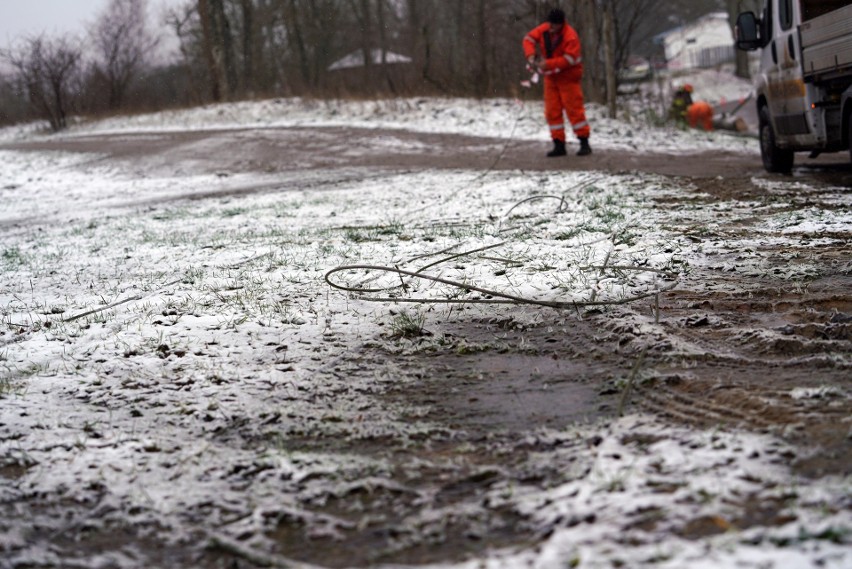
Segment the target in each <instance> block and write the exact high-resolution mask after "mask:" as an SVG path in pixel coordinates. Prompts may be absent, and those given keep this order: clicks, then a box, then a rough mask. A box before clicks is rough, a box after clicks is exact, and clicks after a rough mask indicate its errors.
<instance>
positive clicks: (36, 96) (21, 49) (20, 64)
mask: <svg viewBox="0 0 852 569" xmlns="http://www.w3.org/2000/svg"><path fill="white" fill-rule="evenodd" d="M3 56H4V59H6V60H7V61H8V62H9V63H10V64H11V65H12V67H13V68H14V70H15V77H16V79H17V82H18V84H19V88H20V89H21V90H23V91H24V92H25V93H26V95H27V99H28V101H29V104H30V107H31V108H32V109H33V111H35V113H36V114H37V116H39V117H40V118H43V119H45V120H47V121H48V122H49V123H50V127H51V128H52V129H53V130H54V131H55V132H56V131H60V130H62V129H64V128H65V127H66V126H68V113H69V112H70V110H71V107H72V105H73V102H74V95H75V92H76V91H78V90H79V82H80V61H81V59H82V50H81V48H80V46H79V43H78V42H77V40H76V39H74V38H72V37H71V36H60V37H57V38H55V39H48V38H47V37H45V36H44V35H40V36H36V37H30V38H26V39H24V40H23V41H22V42H21V43H20V44H19V45H18V46H17V47H13V48H11V49H9V50H8V51H5V52H3Z"/></svg>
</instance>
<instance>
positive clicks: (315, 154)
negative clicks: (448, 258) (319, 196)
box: [0, 128, 852, 567]
mask: <svg viewBox="0 0 852 569" xmlns="http://www.w3.org/2000/svg"><path fill="white" fill-rule="evenodd" d="M387 136H392V137H396V138H398V139H400V149H399V151H398V152H396V151H394V148H393V147H388V146H387V145H386V144H385V143H383V144H382V145H381V146H380V147H377V151H376V152H375V153H373V154H370V153H369V152H364V150H365V149H369V148H370V147H371V145H374V141H376V140H378V139H379V138H380V137H387ZM411 140H416V141H417V142H419V143H422V144H425V145H426V150H425V151H424V150H422V149H420V150H418V151H416V152H409V151H407V150H406V148H407V147H408V145H407V144H404V143H407V142H410V141H411ZM593 142H594V141H593ZM9 147H10V146H8V145H6V146H0V148H9ZM15 148H18V149H32V150H36V149H37V150H44V149H63V150H68V151H85V152H97V153H100V154H102V155H103V157H102V158H99V159H98V160H103V161H106V162H110V161H116V160H117V161H122V162H124V163H126V164H128V165H129V166H130V167H131V168H136V169H138V171H139V172H140V173H146V172H170V171H174V169H175V165H176V164H179V165H180V168H181V169H182V171H184V172H187V173H192V172H219V171H222V172H265V173H271V172H284V171H301V170H307V171H312V172H328V174H329V176H328V180H329V183H330V184H331V183H334V181H335V180H340V179H341V176H344V177H345V176H346V175H349V174H346V172H347V171H350V170H351V169H353V168H362V167H369V168H375V169H376V170H393V171H417V170H419V169H424V168H428V169H435V168H438V169H440V168H449V169H455V168H466V169H479V170H482V171H486V170H490V169H495V170H499V169H510V170H522V171H529V172H535V171H543V170H548V171H552V170H558V169H570V170H578V169H580V170H585V169H589V170H603V171H609V172H648V173H654V174H660V175H663V176H666V177H669V179H670V180H671V181H672V182H673V183H676V184H677V185H678V186H679V187H681V188H683V192H682V194H680V195H679V197H677V198H667V200H666V202H665V203H659V204H658V205H659V207H661V208H670V209H671V210H672V211H673V212H677V211H678V210H679V209H681V208H685V207H686V206H687V205H689V206H694V205H695V204H701V203H706V204H708V205H712V204H714V203H716V204H720V203H725V202H736V201H738V200H741V199H746V198H747V199H750V200H758V201H759V200H761V199H766V200H774V201H776V202H777V201H778V200H786V201H787V202H789V208H790V211H795V210H796V209H797V208H802V209H804V208H811V207H814V206H815V205H820V204H821V189H824V188H827V187H830V186H833V187H835V188H837V187H841V188H846V190H844V191H847V192H848V191H852V190H850V189H849V188H852V168H850V166H849V164H848V156H846V155H844V156H829V157H823V158H819V159H817V160H809V159H807V158H805V157H804V156H799V157H797V158H798V160H797V161H798V164H799V166H798V167H797V169H796V171H795V173H794V179H797V180H800V181H802V182H804V183H806V184H808V185H809V186H812V187H813V188H814V189H811V190H803V191H801V192H796V193H793V191H790V192H788V193H787V194H779V192H777V191H775V192H774V193H772V194H771V195H770V193H769V191H768V190H767V189H766V188H765V187H764V186H763V185H761V184H760V183H758V181H761V180H763V181H765V180H769V181H772V180H785V179H790V178H784V177H775V176H771V175H767V174H766V173H764V172H763V170H762V168H761V166H760V163H759V158H758V157H757V156H755V155H748V156H741V155H736V154H732V153H731V154H726V153H705V154H698V155H692V156H689V157H673V156H670V155H663V154H653V153H647V154H645V153H643V154H639V153H636V154H625V153H623V152H614V151H607V150H605V149H596V151H595V153H594V154H593V155H592V156H590V157H586V158H577V157H574V156H571V155H569V157H567V158H566V159H559V160H550V159H546V158H545V157H544V152H545V151H546V145H545V144H544V143H527V142H512V143H509V144H506V143H504V142H503V141H498V140H490V139H481V138H470V137H462V136H451V135H431V134H405V133H400V132H393V133H383V132H379V131H373V130H356V129H348V130H347V129H330V128H325V129H315V128H312V129H267V130H237V131H221V132H204V133H176V134H161V135H152V134H150V133H147V134H145V135H139V136H133V135H127V134H122V135H121V136H110V135H99V136H88V137H81V138H74V139H64V140H57V141H54V142H38V143H28V144H22V145H17V146H16V147H15ZM354 149H357V152H355V151H353V150H354ZM341 173H342V174H341ZM317 183H319V184H322V181H321V180H320V181H319V182H317ZM264 190H265V188H262V187H247V188H242V189H240V190H238V191H233V190H232V193H235V194H239V193H249V192H256V191H264ZM204 197H221V194H211V195H210V196H197V195H196V196H194V198H193V199H203V198H204ZM181 198H182V196H177V195H176V196H172V198H171V199H175V200H177V199H181ZM826 207H832V206H830V205H828V206H826ZM761 215H762V214H761V213H760V212H754V214H753V215H752V216H742V217H740V218H738V219H737V220H736V222H732V223H730V224H728V225H720V226H718V227H714V228H703V227H690V225H689V222H688V220H678V219H677V213H674V214H673V224H680V226H681V227H682V230H683V231H684V233H685V234H686V235H687V236H688V237H689V238H690V239H691V240H693V241H694V242H696V243H703V244H707V246H708V250H709V251H711V252H710V253H708V257H709V259H710V262H708V263H706V264H703V265H701V266H696V267H693V269H692V270H691V272H690V273H689V274H687V275H684V276H683V278H682V279H681V281H680V283H679V285H678V286H677V288H676V289H674V290H672V291H670V292H667V293H665V294H664V295H663V296H662V297H661V299H660V306H659V311H658V312H655V311H654V307H652V306H651V301H647V302H642V303H637V304H635V305H631V306H624V307H621V308H618V309H616V310H615V313H613V311H607V312H589V313H584V314H582V315H577V314H573V313H572V314H566V313H560V312H557V311H553V310H550V309H538V308H528V307H518V308H515V309H505V308H504V309H501V310H500V311H499V314H498V315H496V316H495V317H493V318H481V317H478V318H473V319H469V320H465V319H454V320H453V321H451V322H444V321H441V320H440V319H432V320H430V319H427V322H426V334H428V335H425V336H423V337H422V338H410V339H407V340H406V346H407V349H404V350H402V349H400V350H393V349H388V348H387V345H388V344H387V342H375V343H368V344H366V345H364V346H362V347H360V348H359V350H358V351H357V353H354V354H353V353H348V354H347V355H346V356H345V357H343V358H341V359H340V360H339V361H337V362H334V363H333V365H332V367H333V373H335V374H338V375H340V377H343V378H345V377H351V376H352V375H356V374H368V373H375V370H376V369H379V368H387V367H388V366H393V368H394V369H395V370H397V371H398V373H402V374H405V375H407V376H409V377H412V378H414V379H415V381H414V382H409V383H406V384H405V387H404V388H400V389H396V390H393V389H392V390H391V391H390V392H389V393H385V394H383V395H382V397H386V398H389V399H390V400H393V401H395V402H399V401H403V402H406V403H408V404H410V405H411V407H412V409H417V410H418V413H420V414H418V415H417V417H416V418H417V419H423V418H424V417H425V418H427V419H429V420H432V421H434V422H436V423H439V424H444V425H446V430H445V431H443V432H442V431H436V432H433V433H431V434H428V435H424V437H423V438H422V440H419V441H414V442H413V443H412V441H411V440H406V441H405V442H404V444H403V442H401V441H396V440H375V441H363V442H361V443H358V445H357V447H356V448H353V446H352V443H351V442H346V441H340V440H337V439H328V440H323V439H315V438H306V439H303V440H287V441H283V442H282V443H281V444H283V445H285V446H286V447H287V448H289V449H293V450H297V449H308V450H320V449H322V450H336V449H339V450H345V451H347V452H355V453H358V454H363V455H369V456H376V457H382V458H384V459H385V460H387V461H388V462H389V463H390V464H392V465H394V468H393V469H392V472H391V473H390V474H389V475H388V476H387V477H386V478H384V479H383V481H382V483H381V484H378V483H376V484H373V485H369V484H360V485H358V484H354V485H353V486H352V487H351V493H349V494H346V495H334V496H328V495H326V496H317V497H316V499H315V502H314V503H313V504H312V506H311V507H312V509H313V511H314V512H315V513H316V514H317V515H318V516H321V515H328V516H330V517H333V518H334V519H335V520H346V521H347V524H344V525H342V526H341V525H337V526H336V527H335V528H333V530H334V531H329V532H328V533H327V534H325V535H323V534H322V532H317V530H316V527H317V526H315V525H314V526H312V527H311V528H309V527H308V526H307V525H306V524H305V523H303V521H299V520H289V521H288V520H287V519H286V518H282V519H281V520H280V523H279V524H278V525H277V527H278V529H277V531H276V532H275V533H274V534H273V535H271V536H270V537H271V538H272V539H273V540H274V541H275V542H276V543H278V544H279V547H278V553H280V554H281V555H286V556H287V557H288V558H292V559H298V560H301V561H306V562H311V563H316V564H320V565H323V566H327V567H348V566H364V565H370V564H374V563H424V562H439V561H457V560H461V559H465V558H467V557H469V556H470V555H475V554H478V553H481V552H482V551H484V550H486V549H488V548H491V547H495V546H506V545H512V544H519V545H533V544H535V543H537V542H538V541H540V540H541V539H543V538H544V537H546V536H547V535H548V534H549V532H550V531H552V528H547V527H544V528H542V527H536V526H534V525H531V524H530V523H528V520H526V519H525V518H524V516H523V515H522V514H521V513H519V512H517V511H514V510H513V509H512V508H508V507H504V506H501V505H500V504H488V503H483V502H484V500H483V498H482V497H483V496H484V495H485V493H486V491H487V490H488V489H490V488H493V487H494V486H495V485H500V484H508V483H517V484H537V485H540V486H542V487H551V486H556V485H558V484H560V483H561V482H563V481H564V480H565V479H566V477H568V476H569V473H570V475H571V476H576V475H577V473H576V472H574V473H571V472H570V471H571V469H570V460H571V459H570V457H568V458H566V455H565V454H560V452H559V446H560V445H563V446H565V448H566V450H567V451H570V447H571V445H576V444H580V445H586V446H594V445H595V444H597V441H596V440H594V439H590V440H586V441H580V442H579V443H578V442H571V443H569V442H566V441H553V440H543V439H540V438H537V437H535V436H531V433H534V432H537V431H539V430H540V428H541V427H556V428H558V427H563V426H564V425H566V424H571V423H573V422H578V423H583V422H591V421H595V420H598V419H601V418H604V419H605V418H611V417H615V416H616V415H617V414H618V412H619V408H620V407H623V409H624V410H625V411H630V410H633V409H640V410H642V411H646V412H648V413H651V414H655V415H657V416H659V417H660V418H662V419H663V420H665V421H668V422H670V423H671V424H672V425H681V424H690V425H694V426H699V427H704V428H707V429H713V428H720V427H721V428H743V429H747V430H753V431H756V432H761V433H772V434H775V435H777V436H779V437H781V439H782V440H784V441H786V442H787V443H788V444H789V445H790V448H789V449H787V450H784V451H783V456H779V457H778V460H779V461H781V462H785V463H789V464H791V465H792V467H793V469H794V470H795V471H796V472H797V473H799V474H800V475H801V476H803V477H805V478H819V477H822V476H825V475H829V474H843V475H849V474H850V473H852V433H850V430H849V424H848V422H844V420H845V419H848V417H850V415H852V397H850V377H852V364H850V362H852V359H850V358H852V228H850V227H846V228H843V229H842V230H840V231H838V232H836V233H834V234H832V235H818V236H817V235H812V236H808V235H804V236H802V241H801V246H800V248H799V250H791V249H790V248H788V247H785V248H783V249H774V248H771V247H767V248H763V249H758V250H755V251H749V252H748V254H749V255H756V256H758V257H760V258H761V260H762V263H761V264H760V266H761V268H762V272H760V273H748V274H744V273H742V272H739V271H738V270H737V259H738V258H740V256H741V255H743V254H744V252H743V251H741V250H740V249H739V246H738V245H737V239H738V238H740V237H743V236H747V235H749V231H750V228H751V227H753V226H754V225H756V224H758V223H760V222H761V220H762V218H761ZM816 239H819V243H816V241H815V243H816V244H811V243H809V240H816ZM827 242H828V243H830V244H828V245H827V244H826V243H827ZM797 264H802V265H803V266H804V265H807V269H806V270H805V269H804V268H803V272H802V274H803V275H804V276H803V280H799V281H797V282H798V283H799V284H795V285H794V284H791V281H790V279H789V278H787V277H786V276H785V275H789V274H790V271H791V270H793V271H795V269H796V265H797ZM802 283H803V284H802ZM513 311H514V312H513ZM530 311H532V312H536V313H537V315H536V316H535V317H534V318H530V317H529V313H530ZM653 314H658V315H659V321H660V326H658V327H654V328H653V330H650V331H649V329H648V328H647V327H644V326H642V325H641V321H642V320H645V319H647V318H648V317H649V315H653ZM521 315H523V316H524V317H523V318H521ZM530 320H533V321H535V322H537V324H533V325H530V324H529V321H530ZM520 322H525V323H524V324H521V323H520ZM436 337H440V338H442V341H441V342H435V341H434V339H435V338H436ZM419 342H422V344H423V346H424V348H423V349H418V343H419ZM683 345H688V346H690V349H689V350H686V351H684V350H674V347H675V346H683ZM673 353H676V355H674V356H673V355H672V354H673ZM633 370H636V371H635V372H634V371H633ZM631 374H632V376H633V377H640V378H641V381H636V382H635V383H634V384H632V385H631V386H630V390H629V391H625V385H624V384H623V378H625V377H630V376H631ZM619 380H622V382H621V383H619ZM793 388H814V390H823V393H824V396H822V397H808V398H800V399H794V398H793V397H791V395H790V393H791V390H792V389H793ZM379 404H381V402H379ZM424 410H425V411H424ZM424 413H425V415H423V414H424ZM231 436H235V435H233V434H232V435H231ZM251 436H253V435H249V434H246V435H245V437H246V441H243V443H242V444H251V441H250V440H249V439H250V437H251ZM254 436H256V435H254ZM790 449H793V450H790ZM539 452H552V453H555V455H554V456H559V457H561V458H560V459H559V460H554V461H552V463H551V467H550V468H547V467H545V468H542V467H541V464H540V463H533V462H532V461H531V459H530V457H531V456H533V455H535V454H536V453H539ZM767 452H773V451H772V449H768V450H767ZM567 454H568V455H570V452H568V453H567ZM2 474H3V475H4V476H7V477H14V475H15V473H14V472H4V473H2ZM388 480H390V481H392V483H389V482H388ZM427 490H428V491H427ZM660 491H661V492H666V491H668V490H667V489H666V488H661V489H660ZM424 495H428V496H429V506H430V507H431V508H433V509H440V508H441V507H443V506H446V505H458V506H460V507H458V508H456V509H455V511H456V512H458V514H457V515H456V516H455V517H453V518H449V519H441V520H427V519H423V518H418V512H420V511H422V510H423V508H424V503H423V500H424ZM465 505H467V506H469V507H461V506H465ZM738 507H739V508H740V516H739V517H738V518H737V519H735V520H733V523H734V524H735V525H736V526H737V527H740V528H746V527H750V526H754V525H767V526H772V525H777V524H781V523H784V522H785V521H788V520H787V519H786V518H785V517H784V516H783V515H782V514H780V512H781V511H782V509H783V504H765V503H764V504H755V503H752V502H750V501H749V500H748V499H747V498H744V499H743V501H742V503H741V504H739V505H738ZM20 511H21V512H25V511H27V508H23V509H22V510H20ZM58 513H61V512H58ZM594 521H595V520H594V518H593V517H592V518H590V519H577V520H564V521H562V522H561V523H563V524H593V523H594ZM654 523H656V522H655V520H654V519H653V517H652V516H651V517H648V516H646V517H644V518H642V517H637V518H636V519H625V520H624V526H623V527H624V528H628V527H637V526H641V525H642V524H646V525H653V524H654ZM139 531H140V530H139V529H138V528H137V529H133V528H122V527H112V528H110V527H109V525H107V526H106V527H102V528H101V530H100V531H95V532H94V534H86V533H83V532H79V533H76V534H75V533H74V532H70V533H68V534H65V535H60V536H56V538H55V540H56V543H57V547H60V548H67V549H68V551H72V550H74V549H75V548H85V547H89V548H104V549H108V548H109V546H108V545H107V543H106V542H109V541H115V540H118V541H119V542H120V541H122V540H127V541H130V540H137V541H138V540H140V539H142V540H144V537H143V536H141V535H140V534H139V533H137V532H139ZM675 531H676V532H678V533H679V534H680V535H682V536H685V537H688V538H693V537H694V538H700V537H702V536H705V535H708V534H713V533H715V532H718V531H722V530H721V529H720V528H719V527H717V525H714V524H713V523H711V522H709V521H708V520H703V519H696V520H691V521H690V522H689V523H686V524H683V525H681V526H680V527H679V528H676V530H675ZM311 532H313V534H312V535H308V534H309V533H311ZM143 533H144V532H143ZM159 551H160V552H159V553H156V554H155V553H152V558H151V562H152V563H154V564H162V565H174V566H178V565H187V564H195V565H197V566H220V567H222V566H228V567H250V566H253V565H262V564H263V563H264V562H268V561H269V559H268V558H267V559H251V558H250V557H249V556H247V555H245V553H244V552H240V551H236V550H235V549H234V548H233V547H231V545H229V544H227V543H222V544H219V545H217V546H213V547H208V548H206V549H201V550H199V549H196V548H192V547H179V546H170V547H165V548H162V547H161V548H160V549H159Z"/></svg>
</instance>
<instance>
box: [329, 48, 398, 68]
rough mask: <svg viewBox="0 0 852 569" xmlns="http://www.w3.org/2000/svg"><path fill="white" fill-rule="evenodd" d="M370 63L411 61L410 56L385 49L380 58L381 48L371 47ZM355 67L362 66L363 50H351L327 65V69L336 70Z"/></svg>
mask: <svg viewBox="0 0 852 569" xmlns="http://www.w3.org/2000/svg"><path fill="white" fill-rule="evenodd" d="M383 59H384V61H383ZM370 63H372V64H373V65H381V64H382V63H411V58H410V57H407V56H405V55H400V54H398V53H394V52H392V51H386V52H385V53H384V58H382V50H380V49H372V50H370ZM355 67H364V50H361V49H359V50H357V51H353V52H352V53H350V54H349V55H347V56H346V57H343V58H342V59H338V60H337V61H335V62H334V63H332V64H331V65H329V66H328V70H329V71H338V70H340V69H352V68H355Z"/></svg>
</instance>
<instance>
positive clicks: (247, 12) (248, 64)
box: [240, 0, 255, 94]
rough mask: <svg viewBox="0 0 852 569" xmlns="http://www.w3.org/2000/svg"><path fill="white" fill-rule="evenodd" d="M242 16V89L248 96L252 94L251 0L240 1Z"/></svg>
mask: <svg viewBox="0 0 852 569" xmlns="http://www.w3.org/2000/svg"><path fill="white" fill-rule="evenodd" d="M240 7H241V8H242V14H243V42H242V43H243V46H242V47H243V89H245V91H246V92H247V93H249V94H253V93H254V83H255V81H254V79H255V69H254V63H255V62H254V55H255V39H254V5H253V3H252V0H240Z"/></svg>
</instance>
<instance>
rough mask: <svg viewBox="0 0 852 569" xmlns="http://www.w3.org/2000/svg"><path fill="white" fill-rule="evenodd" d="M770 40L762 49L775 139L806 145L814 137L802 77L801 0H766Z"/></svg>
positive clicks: (785, 145) (782, 144) (785, 143)
mask: <svg viewBox="0 0 852 569" xmlns="http://www.w3.org/2000/svg"><path fill="white" fill-rule="evenodd" d="M767 3H768V5H767V8H768V11H769V12H771V14H770V15H769V16H770V17H769V22H767V24H766V25H767V31H769V26H771V40H770V42H769V45H767V49H765V50H764V51H763V56H762V57H763V58H764V61H763V65H764V69H766V70H767V75H766V80H767V88H768V91H769V97H768V98H769V106H770V111H771V116H772V117H774V120H775V136H776V143H777V144H778V146H779V147H781V148H791V147H794V146H799V145H807V144H808V143H809V141H810V140H813V134H812V130H811V127H810V125H809V123H810V121H809V119H808V113H809V111H810V108H809V106H807V105H806V97H805V83H804V80H803V78H802V64H801V61H799V59H800V58H801V50H800V46H799V33H798V25H797V24H796V23H797V22H800V21H801V20H800V14H801V7H800V3H799V0H767Z"/></svg>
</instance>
